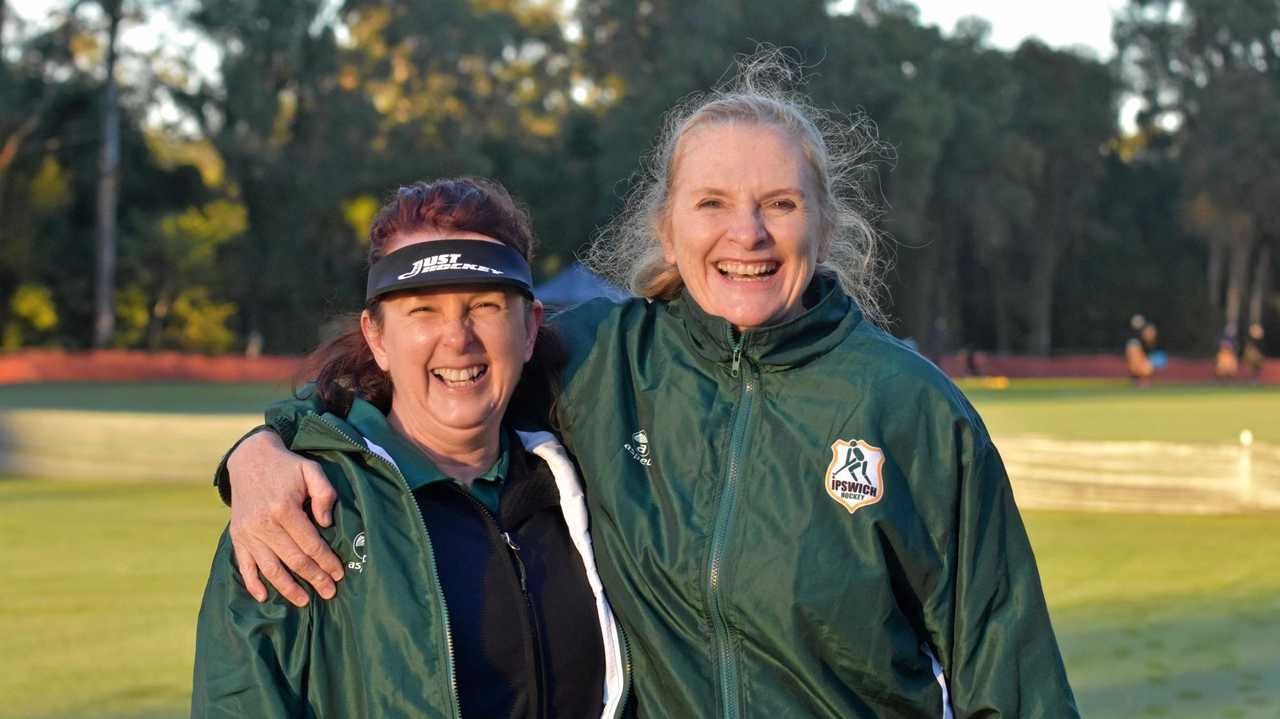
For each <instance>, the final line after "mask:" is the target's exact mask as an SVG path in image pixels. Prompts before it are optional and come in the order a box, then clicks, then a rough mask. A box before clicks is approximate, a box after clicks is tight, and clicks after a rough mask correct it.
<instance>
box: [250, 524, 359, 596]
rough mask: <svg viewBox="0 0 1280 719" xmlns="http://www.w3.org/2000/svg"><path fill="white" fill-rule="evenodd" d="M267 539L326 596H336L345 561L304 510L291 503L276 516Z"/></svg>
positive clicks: (288, 562) (289, 563) (296, 569)
mask: <svg viewBox="0 0 1280 719" xmlns="http://www.w3.org/2000/svg"><path fill="white" fill-rule="evenodd" d="M275 520H276V524H274V525H272V527H271V528H270V529H269V530H268V531H269V535H268V537H267V543H268V544H269V545H270V546H271V549H272V551H274V552H275V553H276V554H277V555H279V557H280V559H281V561H283V562H284V563H285V566H287V567H289V569H291V570H292V571H293V573H294V574H297V575H298V576H299V577H302V578H303V579H305V580H306V581H307V582H308V583H309V584H311V586H313V587H315V589H316V592H318V593H319V594H320V596H322V597H324V598H325V599H329V598H331V597H332V596H333V592H334V582H335V581H337V580H339V579H341V578H342V563H341V562H340V561H338V557H337V555H335V554H334V553H333V551H332V550H330V549H329V545H328V544H326V543H325V541H324V540H323V539H322V538H321V537H320V533H319V532H317V531H316V528H315V526H314V525H312V524H311V520H310V519H308V518H307V515H306V514H305V513H303V512H302V510H300V509H297V508H293V507H290V508H289V510H288V511H287V512H286V513H284V514H281V515H279V516H277V517H275Z"/></svg>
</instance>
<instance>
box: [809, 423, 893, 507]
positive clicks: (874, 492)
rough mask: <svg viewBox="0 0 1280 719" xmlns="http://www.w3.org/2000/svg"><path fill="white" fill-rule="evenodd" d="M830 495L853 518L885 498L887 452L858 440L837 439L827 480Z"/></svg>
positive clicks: (832, 446) (832, 447)
mask: <svg viewBox="0 0 1280 719" xmlns="http://www.w3.org/2000/svg"><path fill="white" fill-rule="evenodd" d="M824 484H825V485H826V488H827V494H829V495H831V498H832V499H834V500H836V502H838V503H840V505H841V506H842V507H844V508H845V509H847V510H849V514H853V513H854V512H855V511H857V510H858V509H859V508H861V507H865V506H867V505H869V504H875V503H876V502H879V501H880V499H881V498H882V497H884V452H883V451H882V450H881V449H880V448H879V447H873V446H871V445H869V444H867V443H866V442H864V441H862V440H860V439H857V440H853V441H848V440H844V439H837V440H836V441H835V442H834V443H833V444H832V445H831V464H830V465H828V466H827V476H826V478H825V479H824Z"/></svg>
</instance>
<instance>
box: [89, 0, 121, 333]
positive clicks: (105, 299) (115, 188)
mask: <svg viewBox="0 0 1280 719" xmlns="http://www.w3.org/2000/svg"><path fill="white" fill-rule="evenodd" d="M120 3H121V0H103V2H102V9H103V10H104V11H105V12H106V13H107V16H108V17H109V18H110V28H109V30H108V31H107V67H106V80H105V82H104V85H103V89H102V146H101V150H100V153H99V155H98V217H97V250H98V257H97V259H98V262H97V284H96V286H95V291H94V302H93V304H94V320H93V346H94V347H106V346H107V345H109V344H110V343H111V336H112V335H113V334H115V326H116V312H115V289H116V282H115V280H116V212H117V209H118V208H117V205H118V203H119V192H120V107H119V102H118V97H117V95H118V92H117V88H116V78H115V74H116V37H117V35H118V34H119V31H120V10H121V8H120Z"/></svg>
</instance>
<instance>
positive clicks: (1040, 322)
mask: <svg viewBox="0 0 1280 719" xmlns="http://www.w3.org/2000/svg"><path fill="white" fill-rule="evenodd" d="M1057 269H1058V250H1057V243H1056V241H1054V240H1050V241H1049V242H1045V243H1043V244H1042V245H1041V247H1040V250H1039V251H1038V252H1037V253H1036V256H1035V261H1034V263H1033V264H1032V267H1031V286H1030V287H1029V288H1028V290H1029V295H1030V299H1031V306H1030V307H1029V308H1028V317H1027V319H1028V320H1030V324H1031V327H1030V330H1031V331H1030V337H1029V339H1030V349H1031V353H1032V354H1036V355H1040V356H1042V357H1048V356H1049V351H1050V350H1051V349H1052V348H1053V288H1054V275H1055V274H1057Z"/></svg>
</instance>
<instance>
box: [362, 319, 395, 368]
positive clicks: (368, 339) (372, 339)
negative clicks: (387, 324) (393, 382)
mask: <svg viewBox="0 0 1280 719" xmlns="http://www.w3.org/2000/svg"><path fill="white" fill-rule="evenodd" d="M360 334H362V335H364V341H365V344H367V345H369V351H370V352H372V353H373V361H374V362H377V363H378V368H379V369H381V370H382V371H383V372H387V371H389V369H388V368H389V367H390V366H391V364H390V363H389V362H388V361H387V350H386V348H385V347H383V346H382V330H381V328H379V327H378V323H377V322H375V321H374V319H373V316H372V315H370V314H369V310H365V311H363V312H361V313H360Z"/></svg>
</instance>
